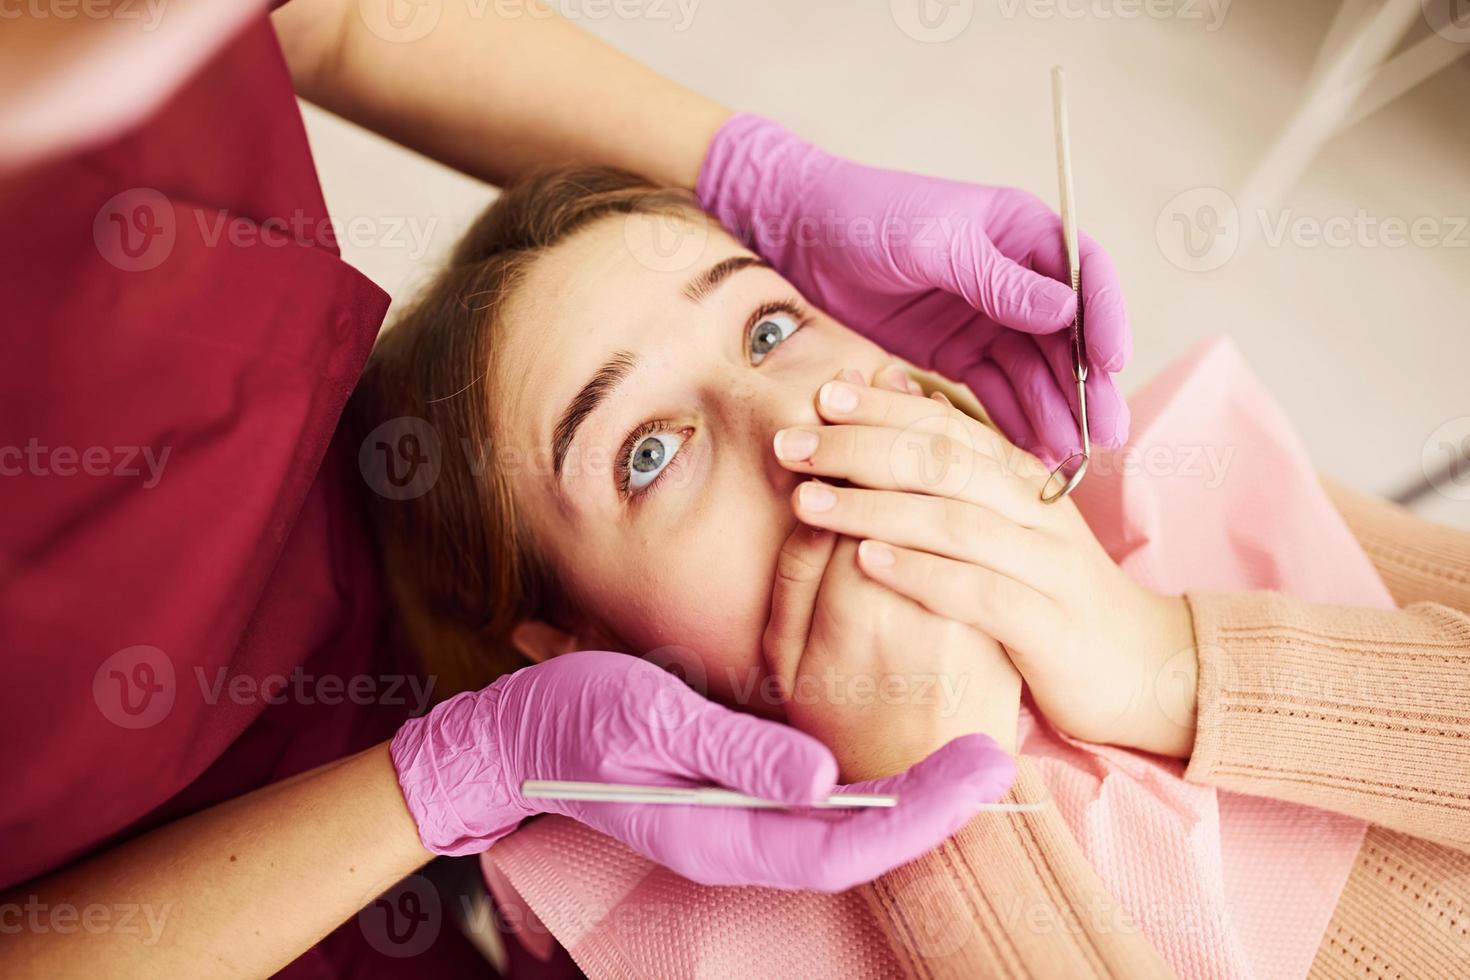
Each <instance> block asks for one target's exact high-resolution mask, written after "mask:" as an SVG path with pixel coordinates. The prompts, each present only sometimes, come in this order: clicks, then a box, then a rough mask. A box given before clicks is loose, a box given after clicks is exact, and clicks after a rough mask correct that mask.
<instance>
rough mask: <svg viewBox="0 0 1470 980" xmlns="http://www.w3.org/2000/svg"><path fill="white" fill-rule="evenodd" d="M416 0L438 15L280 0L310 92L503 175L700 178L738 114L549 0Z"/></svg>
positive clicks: (301, 86) (325, 0) (287, 45)
mask: <svg viewBox="0 0 1470 980" xmlns="http://www.w3.org/2000/svg"><path fill="white" fill-rule="evenodd" d="M378 6H379V7H381V6H382V5H381V4H379V5H378ZM414 9H415V10H416V11H417V13H415V17H426V18H428V17H432V18H434V20H433V25H432V27H430V28H428V29H427V30H426V31H425V30H422V28H421V26H420V25H419V23H418V22H417V21H410V22H408V23H407V25H406V26H405V27H403V28H401V29H397V28H394V27H393V25H391V24H389V23H388V22H387V21H386V20H383V21H381V22H380V21H379V20H377V19H374V20H373V21H372V22H371V23H370V22H369V20H368V18H367V16H365V13H364V10H363V7H362V5H360V4H359V3H358V0H292V2H291V3H288V4H286V5H285V6H283V7H281V8H280V9H278V10H277V11H276V12H275V13H274V14H272V22H273V23H274V24H275V28H276V34H277V35H278V36H279V37H280V40H281V47H282V49H283V50H284V51H285V53H286V60H287V63H288V64H289V66H290V68H291V75H292V78H293V80H294V81H295V84H296V90H297V92H298V93H299V94H301V95H302V96H303V97H305V98H307V99H310V100H311V101H312V102H315V103H317V104H318V105H320V106H322V107H323V108H325V109H330V110H331V111H332V112H335V113H337V114H338V115H340V116H343V117H345V118H347V119H350V120H352V121H353V122H356V123H358V124H360V125H362V126H365V127H367V128H368V129H371V130H374V131H375V132H378V133H381V134H383V135H384V136H387V137H389V138H390V139H393V140H396V141H397V142H399V143H402V144H404V145H405V146H408V147H411V148H413V149H415V150H418V151H419V152H421V153H424V154H426V155H427V156H430V157H433V158H434V159H436V160H439V161H441V162H443V163H446V164H449V165H450V166H452V167H456V168H458V169H460V170H463V171H464V172H465V173H468V174H471V175H473V176H476V177H479V178H481V179H483V180H486V181H489V182H491V183H495V184H503V183H505V182H506V181H507V180H510V179H513V178H515V177H518V176H521V175H523V174H526V173H527V172H529V171H532V170H535V169H538V168H546V167H552V166H567V165H571V164H577V163H596V164H605V165H608V166H616V167H622V168H624V169H627V170H632V171H636V172H638V173H641V174H645V175H647V176H649V177H652V178H653V179H655V180H658V181H660V182H663V183H667V184H671V185H676V186H683V187H693V186H694V181H695V178H696V177H697V176H698V174H699V166H700V163H701V161H702V160H703V159H704V154H705V149H706V148H707V147H708V146H709V142H710V139H711V138H712V137H713V136H714V134H715V130H717V129H718V128H719V126H720V124H721V123H722V122H724V121H725V119H726V118H727V117H728V116H729V115H730V111H729V110H728V109H725V108H724V107H722V106H720V105H719V104H718V103H716V102H714V101H712V100H710V99H707V98H705V97H704V96H701V95H698V94H696V93H694V92H691V91H690V90H688V89H686V88H684V87H683V86H681V85H678V84H676V83H674V82H672V81H670V80H669V79H667V78H664V77H663V76H661V75H659V74H658V73H657V72H655V71H653V70H651V69H649V68H647V67H645V66H643V65H641V64H639V63H638V62H636V61H634V60H633V59H632V58H629V57H628V56H626V55H624V54H622V53H621V52H619V51H617V50H616V49H614V48H612V47H611V46H609V45H607V44H604V43H603V42H601V41H599V40H598V39H596V38H595V37H593V36H592V35H590V34H588V33H586V32H585V31H582V30H580V29H578V28H577V27H575V26H574V25H572V24H570V23H568V22H567V21H565V20H563V19H562V18H560V17H558V16H556V15H555V14H554V13H552V12H551V11H550V10H548V9H547V8H546V7H545V6H544V5H542V4H540V3H539V2H538V0H525V2H523V3H514V4H502V3H484V4H475V3H466V2H460V0H450V2H446V3H436V4H432V5H429V6H426V7H423V8H414ZM431 12H432V13H431ZM425 23H427V22H425Z"/></svg>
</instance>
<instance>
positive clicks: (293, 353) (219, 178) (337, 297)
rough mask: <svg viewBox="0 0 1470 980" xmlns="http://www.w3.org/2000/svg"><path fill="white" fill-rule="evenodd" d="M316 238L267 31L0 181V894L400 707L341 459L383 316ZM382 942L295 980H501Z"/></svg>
mask: <svg viewBox="0 0 1470 980" xmlns="http://www.w3.org/2000/svg"><path fill="white" fill-rule="evenodd" d="M326 217H327V210H326V206H325V203H324V202H323V199H322V194H321V190H320V187H319V186H318V183H317V178H316V172H315V169H314V167H313V165H312V162H311V156H310V152H309V149H308V147H307V142H306V135H305V131H304V129H303V126H302V122H301V117H300V113H299V112H298V110H297V108H296V104H295V100H294V96H293V93H292V89H291V83H290V78H289V75H288V73H287V70H286V66H285V63H284V60H283V58H282V55H281V52H280V49H279V45H278V44H277V41H276V38H275V34H274V32H273V31H272V29H271V27H270V24H269V21H268V20H267V19H265V18H264V17H261V18H257V19H256V20H255V21H254V22H253V23H252V24H251V25H250V26H249V27H248V28H246V29H245V30H244V31H242V32H241V33H240V34H239V35H238V36H237V37H236V38H235V39H234V40H233V41H232V42H230V43H229V44H228V45H227V46H225V48H223V49H222V50H221V51H220V52H219V53H218V54H217V55H216V57H215V58H214V59H213V60H212V61H211V62H210V63H209V64H208V65H207V66H206V67H205V68H204V69H203V70H202V71H201V72H200V73H199V74H198V75H196V77H194V78H193V79H192V80H191V81H190V82H189V83H188V84H187V85H186V86H185V87H184V88H183V89H181V90H180V91H178V92H177V93H175V94H174V95H173V96H172V97H171V98H170V100H169V101H168V102H167V103H166V104H165V105H164V106H163V107H162V108H161V109H159V110H158V111H157V112H156V113H154V114H153V116H152V117H151V118H150V119H148V120H147V121H146V122H145V123H144V124H142V125H141V126H139V127H138V128H136V129H135V130H134V131H132V132H130V133H128V134H127V135H125V136H124V137H122V138H119V139H115V140H113V141H111V142H109V143H108V144H106V145H104V146H101V147H97V148H94V149H91V150H88V151H87V152H84V153H81V154H79V155H77V156H74V157H72V158H69V159H66V160H63V161H60V162H54V163H48V164H46V165H44V166H40V167H37V168H35V169H33V170H32V171H29V172H26V173H24V174H22V175H20V176H19V177H15V178H10V179H6V180H3V181H0V219H3V230H0V301H3V307H0V657H3V658H4V665H5V671H4V679H3V683H0V787H3V788H0V842H3V844H0V888H8V887H11V886H15V885H17V884H19V883H22V882H24V881H26V880H27V879H30V878H32V877H34V876H37V875H40V874H42V873H44V872H47V871H49V870H52V869H55V868H58V867H60V866H62V865H64V864H67V863H68V862H71V861H74V860H76V859H79V858H83V857H86V856H88V855H91V854H94V853H96V852H97V851H99V850H102V849H105V848H108V847H110V846H113V845H115V844H117V843H118V842H120V841H122V840H125V839H127V838H129V837H132V836H134V835H137V834H139V833H141V832H143V831H145V830H148V829H150V828H152V827H156V826H158V825H160V824H163V823H166V822H169V821H171V820H174V819H176V818H178V817H181V816H184V815H186V814H189V813H193V812H195V811H197V810H199V809H201V808H204V807H207V806H210V805H212V804H215V803H218V802H220V801H222V800H226V799H229V798H231V797H234V796H238V795H239V794H241V793H244V792H246V791H248V790H251V789H253V788H255V787H258V786H262V785H264V784H266V783H269V782H273V781H275V780H278V779H281V778H283V777H286V776H289V775H291V774H293V773H296V772H300V771H302V770H304V769H308V768H311V767H313V766H316V765H319V764H321V763H324V762H327V761H329V760H332V759H336V758H340V757H341V756H343V755H346V754H348V753H351V752H354V751H357V750H360V749H363V748H366V747H367V746H369V745H372V744H374V743H375V742H377V741H379V740H381V739H383V738H385V737H387V736H389V735H390V734H391V733H392V731H393V729H394V728H395V727H396V726H397V725H398V724H399V723H400V722H401V721H402V719H403V718H404V717H406V716H407V715H408V714H409V713H410V711H412V710H413V709H414V708H415V707H416V703H415V697H414V695H413V691H412V690H411V688H410V686H409V685H408V684H407V683H405V681H404V677H405V672H406V671H411V669H412V668H411V667H408V666H406V662H405V661H404V660H403V659H402V658H400V657H398V656H397V655H395V653H394V652H393V651H392V649H391V645H390V644H388V643H386V642H384V637H385V636H386V630H385V620H384V616H383V600H382V590H381V586H380V582H379V580H378V577H377V573H376V570H375V563H374V556H373V554H372V548H371V544H370V540H369V539H368V537H367V535H366V533H365V531H364V526H363V524H362V523H361V515H360V512H359V503H360V500H359V498H360V496H361V494H362V492H363V486H364V478H363V476H362V475H361V474H360V473H359V471H358V467H357V452H356V450H357V447H356V446H355V445H351V444H349V443H348V442H347V440H345V439H341V438H338V437H335V436H334V431H335V429H336V426H337V421H338V417H339V415H340V413H341V411H342V407H343V404H344V402H345V400H346V398H347V395H348V393H349V391H350V390H351V388H352V385H353V383H354V382H355V381H356V379H357V377H358V374H359V372H360V370H361V368H362V365H363V363H364V361H365V360H366V358H367V355H368V352H369V350H370V349H371V347H372V343H373V340H374V338H375V336H376V334H377V330H378V327H379V325H380V324H381V322H382V319H383V315H384V312H385V310H386V309H387V306H388V297H387V296H386V295H385V294H384V292H383V291H382V290H381V289H379V288H378V287H377V286H375V285H374V284H373V283H372V282H370V281H369V280H368V279H367V278H366V277H364V276H363V275H362V274H361V273H359V272H357V271H356V270H355V269H353V268H351V267H349V266H348V265H346V264H345V263H344V262H343V261H342V260H341V258H340V256H339V254H338V250H337V248H336V246H335V243H334V241H333V236H332V235H331V233H330V226H328V225H325V224H324V221H325V219H326ZM282 873H283V874H287V875H289V874H290V873H291V872H290V869H282ZM82 898H83V899H85V896H82ZM373 931H374V930H373V927H372V926H371V924H370V923H368V924H362V923H360V922H358V921H350V922H348V923H347V924H346V925H344V926H343V927H342V928H341V929H339V930H338V931H337V932H336V933H334V934H333V936H332V937H330V938H329V939H328V940H326V941H324V942H323V943H322V944H321V945H319V946H318V947H317V948H315V949H314V950H312V951H311V953H309V954H307V955H306V956H304V957H302V959H300V960H298V961H297V962H296V963H295V964H293V965H292V967H291V968H289V969H288V970H287V973H288V974H289V975H291V976H311V977H331V976H345V975H353V976H376V975H384V976H394V975H404V973H405V971H407V972H409V973H412V974H421V973H423V972H424V971H425V970H427V969H429V968H431V967H432V968H433V969H434V971H435V972H436V973H439V974H443V975H479V976H485V975H488V974H490V973H491V972H492V971H490V970H489V968H488V966H486V965H485V963H484V961H483V960H482V959H479V960H478V965H477V967H475V968H474V970H473V971H472V972H469V971H463V970H460V969H455V968H448V967H449V964H448V962H445V961H447V960H454V962H456V963H464V962H473V960H466V959H465V958H464V957H463V956H462V955H461V954H462V953H464V952H465V950H466V949H467V947H465V946H464V945H463V940H462V939H459V938H458V936H459V933H458V930H457V929H454V928H446V929H444V930H442V933H443V936H442V938H441V941H440V942H438V943H436V944H435V945H434V946H433V947H432V948H430V949H428V950H426V951H420V950H412V951H411V952H412V953H413V954H414V958H413V959H408V960H404V959H401V958H398V957H400V956H401V955H402V954H403V952H405V951H404V950H402V949H398V950H395V949H392V948H390V949H389V950H388V953H387V954H384V953H383V952H382V951H381V950H380V949H379V948H377V947H379V946H382V945H383V944H382V943H380V942H374V941H373V940H374V939H375V938H376V939H381V936H374V935H373ZM390 946H391V944H390ZM475 959H478V957H475Z"/></svg>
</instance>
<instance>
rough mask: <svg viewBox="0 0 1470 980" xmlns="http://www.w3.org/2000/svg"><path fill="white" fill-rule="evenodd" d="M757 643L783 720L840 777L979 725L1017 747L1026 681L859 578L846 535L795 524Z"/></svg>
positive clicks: (997, 655)
mask: <svg viewBox="0 0 1470 980" xmlns="http://www.w3.org/2000/svg"><path fill="white" fill-rule="evenodd" d="M827 489H828V490H830V489H832V488H827ZM764 648H765V655H766V661H767V664H768V665H769V667H770V670H771V673H772V675H773V676H774V677H775V679H776V682H777V684H778V685H779V689H780V691H781V693H782V696H783V700H784V706H785V710H786V717H787V719H788V720H789V721H790V722H791V723H792V724H793V725H794V726H795V727H797V728H799V729H801V730H802V731H804V732H807V733H809V734H811V735H814V736H816V737H817V738H818V739H820V740H821V741H822V742H823V743H825V744H826V745H827V746H828V747H829V748H830V749H831V750H832V753H833V755H835V756H836V757H837V763H838V767H839V769H840V771H841V774H842V778H843V780H844V781H852V780H859V779H872V778H875V777H879V776H886V775H888V774H890V773H895V772H900V771H902V770H904V769H907V768H908V767H909V766H911V765H913V764H914V763H916V762H918V761H919V760H920V759H922V758H924V757H925V756H927V755H929V754H930V753H931V752H934V751H935V750H936V749H938V748H940V747H941V746H943V745H944V744H945V743H947V742H949V741H951V740H952V739H955V738H958V737H960V736H963V735H970V734H974V733H981V734H985V735H988V736H990V737H991V738H992V739H994V740H995V742H996V743H997V744H999V745H1000V746H1001V747H1002V748H1003V749H1005V750H1006V751H1007V752H1014V751H1015V742H1016V723H1017V717H1018V714H1019V711H1020V698H1021V678H1020V675H1019V674H1018V673H1017V672H1016V669H1015V667H1014V666H1012V664H1011V662H1010V660H1009V659H1008V658H1007V657H1006V655H1005V652H1004V651H1003V650H1002V649H1001V648H1000V644H998V643H997V642H995V641H994V640H992V639H991V638H990V637H988V636H986V635H985V634H984V633H982V632H980V631H979V630H977V629H975V628H974V627H972V626H969V625H966V624H965V623H962V622H957V621H955V620H953V619H949V618H946V617H944V616H942V615H938V614H935V613H934V612H931V611H930V610H928V609H926V608H924V607H923V606H922V605H920V604H918V603H917V602H915V601H913V600H912V599H909V598H907V597H906V596H903V595H900V594H898V593H897V592H895V591H894V590H892V589H890V588H889V587H887V586H885V585H882V584H880V583H878V582H877V581H875V580H874V579H872V578H869V577H867V576H865V575H864V574H863V573H862V571H861V570H860V569H859V568H858V562H857V541H856V540H854V539H852V538H848V537H839V536H838V535H835V534H833V533H831V532H829V531H822V530H819V529H814V528H809V527H806V526H804V525H798V526H797V528H796V529H795V530H794V531H793V532H792V533H791V536H790V537H789V538H788V539H787V541H786V544H785V546H783V547H782V549H781V553H780V556H779V558H778V560H777V568H776V583H775V587H774V589H773V594H772V603H771V618H770V622H769V624H768V626H767V628H766V632H765V636H764Z"/></svg>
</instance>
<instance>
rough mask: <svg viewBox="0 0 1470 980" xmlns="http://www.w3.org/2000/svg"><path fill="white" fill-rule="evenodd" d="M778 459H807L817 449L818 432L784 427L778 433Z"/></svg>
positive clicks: (776, 442)
mask: <svg viewBox="0 0 1470 980" xmlns="http://www.w3.org/2000/svg"><path fill="white" fill-rule="evenodd" d="M775 449H776V458H777V459H788V460H797V459H807V458H809V457H810V456H811V454H812V453H814V452H816V451H817V434H816V433H815V432H812V431H810V430H808V429H782V430H781V431H779V432H777V433H776V439H775Z"/></svg>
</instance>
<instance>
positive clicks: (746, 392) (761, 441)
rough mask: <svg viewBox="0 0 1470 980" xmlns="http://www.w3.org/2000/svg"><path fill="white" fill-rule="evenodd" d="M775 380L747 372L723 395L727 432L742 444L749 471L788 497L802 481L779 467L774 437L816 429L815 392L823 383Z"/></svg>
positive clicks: (818, 420) (790, 379)
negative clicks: (806, 427) (793, 430)
mask: <svg viewBox="0 0 1470 980" xmlns="http://www.w3.org/2000/svg"><path fill="white" fill-rule="evenodd" d="M826 380H828V379H827V378H826V377H825V376H824V377H823V378H822V379H821V380H813V379H811V378H805V379H795V378H777V377H773V376H770V375H766V376H762V375H761V374H759V373H758V372H746V373H745V375H744V376H743V377H741V378H739V379H738V380H735V381H732V383H731V385H730V387H729V388H728V389H727V390H726V391H725V392H724V393H723V394H722V396H721V400H722V401H723V402H724V404H725V406H726V409H725V410H726V411H727V412H728V413H729V415H730V417H729V419H728V420H727V422H728V427H727V431H728V432H729V433H730V435H731V437H733V438H734V439H736V440H738V441H739V442H740V443H741V444H742V453H743V454H748V455H749V462H750V464H751V465H752V469H757V468H758V471H759V472H762V473H764V474H765V475H766V478H767V480H769V481H770V483H771V485H772V486H773V487H775V488H777V489H778V490H779V491H781V492H782V493H789V492H790V491H791V490H792V489H793V488H795V486H796V484H797V483H799V482H801V479H802V477H801V476H800V475H799V474H797V473H793V472H792V471H791V470H788V469H787V468H786V467H784V466H782V465H781V463H780V461H779V460H777V459H776V452H775V449H774V445H775V439H776V433H777V432H779V431H780V430H782V429H785V428H789V427H791V426H802V425H818V424H820V423H821V417H820V416H819V415H818V414H817V408H816V405H817V389H818V388H819V387H821V384H822V382H823V381H826Z"/></svg>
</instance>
